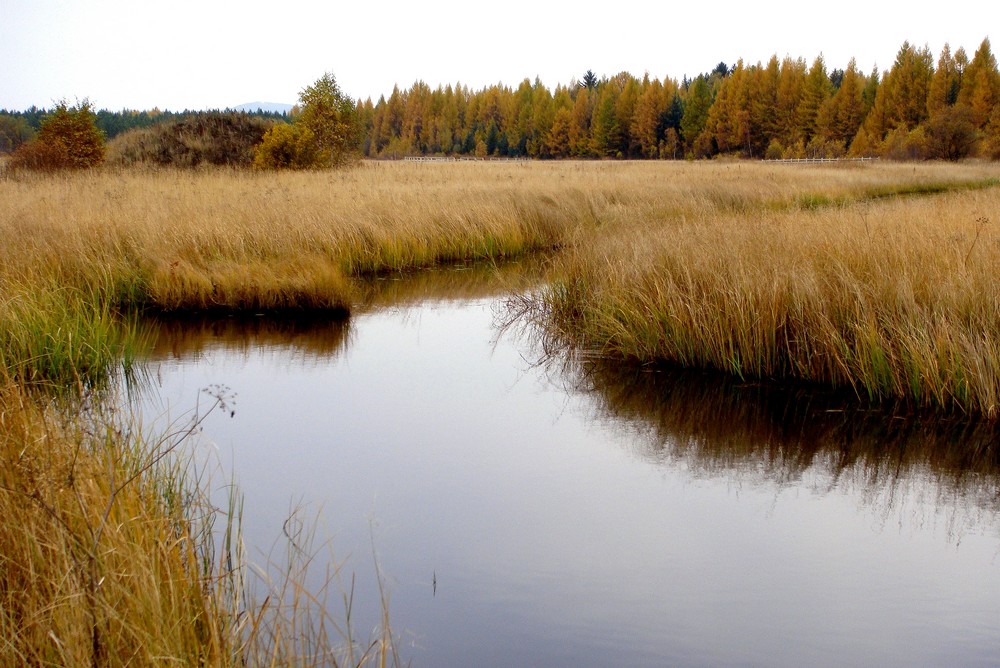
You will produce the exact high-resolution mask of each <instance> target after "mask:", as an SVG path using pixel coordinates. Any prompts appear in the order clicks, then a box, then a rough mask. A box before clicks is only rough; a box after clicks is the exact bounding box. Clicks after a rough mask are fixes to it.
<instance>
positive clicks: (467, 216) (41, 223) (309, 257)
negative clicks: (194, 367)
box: [0, 163, 997, 310]
mask: <svg viewBox="0 0 1000 668" xmlns="http://www.w3.org/2000/svg"><path fill="white" fill-rule="evenodd" d="M996 176H997V170H996V169H993V168H990V167H989V166H983V167H974V166H967V167H953V166H923V165H920V166H911V165H906V166H889V167H879V166H876V167H868V168H864V169H850V168H848V169H826V170H820V169H809V168H805V169H803V168H785V169H782V168H779V167H768V166H761V165H756V164H753V165H751V164H743V163H730V164H726V163H723V164H696V165H684V164H662V163H660V164H658V163H625V164H621V163H528V164H523V163H519V164H494V163H457V164H415V165H414V164H392V163H366V164H363V165H361V166H360V167H358V168H355V169H352V170H349V171H343V172H320V173H296V174H271V173H268V174H256V173H246V172H234V171H225V170H217V171H212V170H209V171H203V172H190V171H188V172H181V171H151V172H137V173H129V172H116V171H112V170H106V171H99V172H93V173H88V174H74V175H69V176H57V177H38V176H32V175H25V176H23V177H18V178H17V179H11V178H8V179H5V180H0V212H3V213H0V234H3V236H4V239H5V242H6V243H5V244H4V246H3V248H2V249H0V268H2V269H0V280H3V279H5V278H6V279H11V280H15V281H17V282H19V283H21V284H24V283H27V284H35V283H36V282H37V281H38V280H40V279H41V278H46V277H54V278H55V280H56V281H58V282H59V283H60V284H62V285H70V286H77V287H80V286H88V287H96V289H98V290H100V291H101V292H102V293H103V294H106V295H108V296H109V297H110V298H111V299H113V300H115V301H117V302H120V303H125V304H140V305H145V306H152V307H155V308H160V309H164V310H196V309H212V308H222V309H232V310H247V309H249V310H263V309H281V308H306V309H338V308H339V309H347V308H349V307H350V305H351V303H352V300H353V299H354V298H355V295H354V293H353V290H352V285H351V283H350V281H349V279H350V278H351V277H355V276H358V275H365V274H373V273H379V272H391V271H400V270H406V269H413V268H421V267H427V266H433V265H436V264H440V263H449V262H454V261H468V260H477V259H502V258H510V257H515V256H518V255H521V254H524V253H526V252H530V251H534V250H539V249H546V248H552V247H555V246H561V245H565V244H567V243H570V242H572V241H574V240H576V238H577V237H578V236H579V235H580V234H581V233H584V232H586V231H588V230H590V229H592V228H595V227H602V226H606V225H613V224H618V223H627V224H637V225H639V226H640V227H644V226H645V225H646V224H647V223H655V222H656V221H659V220H665V219H666V220H678V219H683V218H684V217H686V216H697V215H699V214H704V213H705V212H711V214H712V215H716V214H719V213H734V214H740V213H744V212H748V211H754V210H757V209H760V208H762V207H771V208H779V209H780V208H787V207H798V206H799V205H800V203H801V202H803V201H806V202H810V203H816V202H823V201H828V200H829V201H833V200H836V201H846V200H848V199H850V198H863V197H867V196H873V195H878V194H880V193H886V192H890V193H891V192H894V191H896V190H899V189H919V188H933V187H948V184H954V183H975V182H980V181H982V180H983V179H985V178H989V177H993V178H995V177H996Z"/></svg>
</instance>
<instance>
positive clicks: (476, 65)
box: [0, 0, 1000, 111]
mask: <svg viewBox="0 0 1000 668" xmlns="http://www.w3.org/2000/svg"><path fill="white" fill-rule="evenodd" d="M997 26H1000V5H998V4H997V3H995V2H994V1H993V0H975V2H969V3H961V4H960V5H954V6H942V5H940V4H939V3H937V4H935V5H931V4H930V3H925V2H923V1H922V0H908V1H906V2H901V1H899V0H891V1H888V2H882V1H881V0H839V1H837V2H830V3H816V2H810V1H809V0H805V1H803V0H763V1H761V2H756V3H750V2H733V1H732V0H715V1H714V2H690V1H687V2H677V3H668V2H662V1H661V2H655V1H647V2H637V1H636V0H617V1H616V2H609V1H605V2H600V3H596V2H591V1H589V0H581V1H578V2H565V1H563V2H558V3H557V2H546V1H545V0H503V1H500V2H479V3H477V2H474V1H470V0H463V1H458V0H424V1H423V2H416V1H413V0H411V1H409V2H403V1H400V0H385V1H384V2H373V1H371V0H369V1H368V2H365V1H364V0H337V1H327V2H317V1H309V0H298V1H293V2H275V1H274V0H270V1H267V2H264V1H262V0H161V1H159V2H149V1H148V0H0V108H7V109H24V108H27V107H29V106H31V105H33V104H34V105H38V106H40V107H48V106H50V105H51V103H52V101H53V100H56V99H62V98H66V99H68V100H69V101H71V102H72V101H73V100H74V99H75V98H83V97H89V98H90V99H91V101H92V102H94V104H95V105H96V107H97V108H107V109H122V108H129V109H151V108H153V107H159V108H160V109H171V110H175V111H176V110H181V109H206V108H224V107H231V106H236V105H238V104H241V103H244V102H251V101H267V102H286V103H293V102H295V101H296V99H297V98H298V92H299V91H300V90H301V89H302V88H303V87H305V86H307V85H309V84H311V83H312V82H313V81H315V80H316V79H317V78H319V77H320V76H322V74H323V73H324V72H327V71H329V72H332V73H333V74H334V75H335V76H336V77H337V81H338V82H339V83H340V85H341V87H342V88H343V89H344V91H345V92H346V93H347V94H348V95H350V96H351V97H354V98H360V99H365V98H367V97H371V98H372V100H373V101H375V100H377V99H378V97H379V95H382V94H385V95H386V96H388V94H389V93H391V92H392V87H393V85H394V84H399V86H400V87H401V88H408V87H409V86H410V85H411V84H413V82H414V81H416V80H417V79H420V80H423V81H425V82H427V83H428V84H430V85H431V87H436V86H437V85H438V84H447V83H455V82H456V81H461V82H462V83H464V84H467V85H469V86H470V87H471V88H473V89H479V88H482V87H483V86H486V85H489V84H492V83H496V82H503V83H505V84H508V85H511V86H516V85H517V84H518V83H520V82H521V81H522V80H523V79H525V78H529V79H532V80H533V79H534V78H535V77H536V76H538V77H540V78H541V80H542V82H543V83H544V84H545V85H546V86H548V87H549V88H554V87H555V85H556V84H568V83H569V82H570V80H571V79H572V78H574V77H576V78H577V79H579V78H581V77H582V75H583V73H584V72H585V71H586V70H588V69H591V70H593V71H594V72H595V73H596V74H598V75H599V76H603V75H608V76H610V75H613V74H616V73H618V72H620V71H623V70H625V71H628V72H631V73H632V74H635V75H636V76H642V74H643V73H644V72H649V73H650V75H651V76H655V77H657V78H663V77H667V76H669V77H673V78H677V79H680V78H681V77H682V76H683V75H685V74H687V75H689V76H693V75H696V74H697V73H699V72H705V71H709V70H711V69H712V68H713V67H715V65H716V64H718V63H719V61H724V62H726V63H727V64H729V65H732V64H733V63H735V62H736V61H737V59H739V58H743V60H744V61H745V62H747V63H755V62H757V61H763V62H766V61H767V59H768V58H769V57H770V56H771V54H774V53H776V54H778V56H779V57H783V56H785V55H789V56H792V57H795V58H798V57H803V58H805V59H806V61H807V62H809V63H811V62H812V61H813V59H814V58H815V57H816V56H817V55H819V54H820V53H821V52H822V53H823V56H824V59H825V61H826V64H827V67H828V68H829V69H833V68H835V67H840V68H844V67H846V66H847V63H848V61H849V60H850V58H851V57H852V56H854V57H855V58H856V59H857V62H858V67H859V69H861V70H862V71H864V72H869V71H871V69H872V67H873V66H875V65H876V64H877V65H878V67H879V69H880V70H884V69H887V68H888V67H889V66H890V65H891V64H892V61H893V60H894V58H895V54H896V52H897V51H898V49H899V47H900V46H901V45H902V43H903V41H904V40H909V41H910V43H912V44H916V45H918V46H924V45H925V44H926V45H927V46H929V47H930V48H931V51H932V52H933V54H934V58H935V60H936V59H937V56H938V54H939V53H940V51H941V48H942V46H943V45H944V44H945V42H948V43H949V44H950V45H951V47H952V51H954V50H955V49H957V48H958V47H959V46H964V47H965V49H966V51H967V52H968V53H969V55H970V57H971V55H972V53H974V52H975V50H976V48H978V46H979V44H980V43H981V42H982V40H983V38H984V37H987V36H989V31H990V29H991V28H995V27H997ZM998 46H1000V45H998V44H995V43H994V44H993V47H994V52H995V53H996V50H997V47H998Z"/></svg>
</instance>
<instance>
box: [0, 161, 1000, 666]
mask: <svg viewBox="0 0 1000 668" xmlns="http://www.w3.org/2000/svg"><path fill="white" fill-rule="evenodd" d="M998 211H1000V166H998V165H996V164H989V163H982V164H979V163H968V164H960V165H952V164H947V165H945V164H929V163H928V164H910V163H908V164H901V163H896V164H893V163H876V164H871V163H869V164H864V165H860V164H851V163H844V164H836V165H823V166H817V165H787V164H783V165H777V164H769V163H749V162H721V161H713V162H700V163H656V162H642V163H621V162H614V163H612V162H558V163H557V162H548V163H547V162H530V163H492V162H476V163H441V164H438V163H426V164H422V163H418V164H410V163H387V162H366V163H362V164H360V165H358V166H355V167H353V168H351V169H347V170H342V171H318V172H300V173H277V174H276V173H254V172H246V171H228V170H221V169H220V170H205V171H198V170H195V171H173V170H164V171H125V172H121V171H114V170H111V169H104V170H97V171H92V172H89V173H79V174H70V175H61V176H35V175H28V174H25V175H18V176H16V177H15V176H11V175H7V176H4V175H2V174H0V235H2V237H3V240H4V242H3V244H2V246H0V360H2V362H3V365H2V368H0V381H2V382H0V427H2V432H0V434H2V436H0V438H2V439H3V440H2V443H0V445H2V448H0V451H2V453H3V458H4V459H3V472H4V473H3V477H2V478H0V501H2V503H3V506H2V508H3V512H4V513H5V514H6V516H7V517H8V518H15V519H14V520H12V521H11V522H6V523H5V524H4V529H3V530H2V531H0V545H3V546H4V548H3V550H2V551H0V552H2V554H4V555H5V557H4V559H5V568H4V569H3V572H4V573H5V575H4V576H3V577H4V581H3V582H2V584H0V594H2V595H3V596H4V597H5V599H4V602H3V607H2V616H0V625H2V627H0V628H2V629H3V631H4V635H5V636H6V637H9V638H16V640H14V641H12V642H11V643H10V648H5V649H3V650H2V652H3V656H4V657H5V658H7V657H10V658H11V660H12V661H14V660H23V661H27V662H29V663H44V662H55V663H80V662H90V660H91V659H93V660H94V661H98V662H101V663H104V662H108V663H112V664H116V663H125V662H127V661H128V660H129V657H128V656H127V655H126V654H124V652H125V651H126V650H128V648H134V647H139V646H142V647H150V648H153V649H150V650H149V651H150V652H156V653H157V654H158V655H159V656H171V657H175V658H176V659H177V660H179V661H181V662H183V663H197V662H204V663H205V664H207V665H227V664H228V663H235V662H236V660H235V659H234V658H233V657H234V656H235V654H236V653H238V651H246V652H249V651H251V650H245V649H244V650H238V647H239V644H240V643H239V641H238V640H237V639H234V638H235V636H234V635H233V634H234V633H236V630H237V622H236V617H237V615H238V614H239V610H240V606H241V605H244V603H241V602H239V601H238V600H237V599H238V597H235V598H234V591H235V589H234V588H236V589H238V587H237V585H235V584H233V580H232V579H227V578H230V576H231V575H232V573H231V571H227V570H226V566H225V565H224V564H222V563H220V562H219V560H218V559H216V558H214V557H213V555H210V552H209V551H208V550H209V546H208V543H206V541H207V540H209V538H208V537H206V535H205V532H204V531H203V530H202V529H199V527H203V521H204V512H206V511H205V509H204V508H203V507H202V506H201V505H199V504H200V502H199V501H198V495H197V482H196V481H192V480H190V479H189V478H188V477H187V476H186V473H185V469H184V468H183V463H182V462H181V463H177V462H176V461H175V460H174V458H172V457H171V456H170V453H171V452H172V448H171V447H170V444H171V443H173V442H174V441H172V440H169V439H167V440H164V439H160V438H148V437H147V438H139V436H138V435H137V433H136V431H135V430H134V429H132V428H130V427H129V425H128V422H127V417H124V418H123V417H122V416H119V415H116V414H114V412H113V411H111V412H109V411H108V410H106V405H105V404H103V403H102V400H101V396H102V392H103V389H102V388H103V385H104V383H103V382H102V379H105V378H107V376H108V375H109V374H114V373H122V372H124V373H130V372H131V370H132V369H133V367H134V365H135V363H136V360H138V359H139V357H140V356H141V354H142V353H143V351H144V350H146V349H147V348H146V346H148V343H147V342H146V341H145V339H144V332H143V330H142V328H141V327H140V326H139V325H138V324H137V321H136V319H135V318H134V317H133V316H132V315H131V314H134V313H135V312H136V311H137V310H139V309H144V310H147V311H156V312H166V313H170V312H201V313H207V314H209V315H211V314H214V313H217V312H222V313H228V312H250V313H256V312H264V311H270V312H275V313H280V312H287V311H289V310H291V311H314V310H323V311H329V312H339V313H345V314H346V313H349V312H350V311H351V310H352V309H353V308H357V307H358V306H359V305H361V304H364V303H366V300H370V295H369V294H368V292H367V288H366V285H365V282H364V280H363V279H366V278H369V277H372V276H374V275H381V274H388V273H392V272H402V271H413V270H418V269H420V268H426V267H431V266H436V265H441V264H450V263H456V262H463V263H464V262H478V261H491V262H502V261H504V260H506V259H511V258H516V257H520V256H526V255H531V256H534V257H543V258H545V260H546V262H547V263H548V267H547V270H546V273H547V280H546V281H545V283H544V285H542V286H541V287H537V288H532V289H531V290H530V291H528V292H527V293H524V292H523V287H518V288H517V289H518V290H522V292H521V293H520V294H521V297H520V299H519V304H520V306H521V308H522V310H523V312H524V313H526V314H528V315H529V316H531V317H532V318H533V320H534V322H535V323H536V324H538V325H539V326H540V331H542V332H543V337H544V339H545V341H546V342H547V343H548V344H549V345H550V346H551V347H553V348H559V349H568V350H570V351H572V352H575V353H576V354H581V355H586V356H600V357H602V358H610V359H613V360H621V361H622V362H627V363H630V364H637V365H672V366H681V367H686V368H711V369H717V370H721V371H724V372H726V373H729V374H732V375H734V376H736V377H739V378H743V379H753V378H763V379H769V380H771V381H777V382H800V381H807V382H813V383H818V384H821V385H823V386H826V387H835V388H843V389H845V390H847V391H851V392H854V393H855V394H856V395H857V396H858V399H859V401H860V402H868V401H870V402H896V403H898V404H899V405H901V406H903V407H905V408H906V409H907V410H912V411H921V412H924V413H926V412H928V411H929V412H931V413H934V412H941V413H948V414H949V415H952V416H954V415H956V414H958V415H962V416H967V417H970V418H972V419H975V420H985V421H993V420H996V419H997V418H998V417H1000V283H998V281H997V280H996V267H998V266H1000V233H998V231H997V225H998V224H1000V219H998V216H1000V214H998V213H997V212H998ZM511 289H512V290H513V289H515V288H514V287H513V286H512V287H511ZM123 420H124V422H123ZM183 435H184V432H183V430H181V433H180V436H182V437H183ZM161 453H162V454H163V455H164V456H163V457H162V458H161V457H160V454H161ZM151 462H152V463H153V464H155V465H152V464H151V465H147V464H148V463H151ZM168 463H169V465H168ZM126 482H127V483H128V484H124V483H126ZM133 531H135V532H137V533H135V534H133V533H132V532H133ZM139 534H141V535H139ZM129 550H133V552H130V551H129ZM128 555H131V556H128ZM143 555H145V556H148V557H149V558H148V559H147V558H145V557H144V556H143ZM39 564H46V565H51V569H50V570H47V571H45V572H41V571H38V572H35V571H34V570H33V569H36V568H38V565H39ZM60 573H63V574H66V573H68V574H69V575H63V576H61V575H59V574H60ZM168 585H169V586H168ZM175 585H176V586H175ZM140 589H141V590H142V591H143V592H145V593H146V594H147V595H146V596H145V597H143V598H140V599H136V600H135V601H134V603H135V605H137V606H142V607H141V609H139V608H136V609H134V610H133V609H131V608H129V609H128V610H126V609H125V608H123V607H122V605H123V601H125V600H126V599H129V600H131V598H132V593H133V592H135V591H137V590H140ZM23 591H28V592H30V594H29V597H28V599H29V600H28V603H27V604H20V603H19V604H18V605H14V598H15V597H20V596H21V595H22V592H23ZM18 600H20V599H18ZM122 615H125V616H127V618H128V619H130V620H137V621H136V622H134V623H130V624H126V623H125V620H124V619H123V618H122V617H121V616H122ZM251 617H252V615H251ZM243 619H246V618H245V617H244V618H243ZM260 619H263V617H261V618H260ZM165 620H170V621H169V622H167V621H165ZM281 623H282V622H280V621H276V622H274V625H272V626H269V627H266V628H268V629H269V630H268V631H267V632H266V633H261V634H260V635H261V636H268V637H271V638H276V639H277V640H274V643H276V644H277V645H282V643H289V644H288V646H284V650H285V651H286V652H288V653H290V654H294V653H295V652H296V651H298V649H297V648H292V647H291V644H293V643H294V637H293V636H294V633H293V634H292V636H291V637H292V639H291V640H289V638H290V636H289V635H288V634H287V633H286V632H285V631H282V630H281V629H282V628H286V627H282V626H281ZM255 628H256V627H255ZM287 628H294V623H293V624H292V625H291V626H290V627H287ZM17 629H23V631H21V632H19V633H20V634H19V635H18V634H15V630H17ZM167 629H169V630H170V633H166V632H165V630H167ZM268 634H270V635H268ZM283 634H284V635H283ZM265 645H266V643H265ZM268 647H270V646H268ZM381 647H382V649H383V650H384V649H385V645H382V646H381ZM383 656H384V654H383ZM143 658H144V657H135V658H134V659H132V660H135V661H141V660H142V659H143ZM145 658H150V657H145Z"/></svg>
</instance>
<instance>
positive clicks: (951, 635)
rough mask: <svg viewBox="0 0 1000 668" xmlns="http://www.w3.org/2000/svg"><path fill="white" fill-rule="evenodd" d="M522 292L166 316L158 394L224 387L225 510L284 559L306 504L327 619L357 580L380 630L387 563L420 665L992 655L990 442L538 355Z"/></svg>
mask: <svg viewBox="0 0 1000 668" xmlns="http://www.w3.org/2000/svg"><path fill="white" fill-rule="evenodd" d="M518 280H523V279H518ZM516 282H517V281H516V280H515V281H511V280H508V279H505V278H503V277H500V278H497V277H496V276H494V275H492V272H491V270H482V269H479V270H467V271H439V272H428V273H425V274H421V275H419V276H416V277H413V278H411V279H408V280H399V281H384V282H382V283H381V284H375V285H373V288H372V296H371V298H370V299H369V301H368V305H367V306H366V307H364V308H362V309H360V311H359V312H358V313H356V314H355V315H354V316H352V317H351V319H350V320H349V321H346V322H334V321H295V320H289V319H280V320H274V319H268V318H264V317H260V318H249V319H247V318H244V319H227V318H222V319H216V320H208V321H197V320H184V321H166V320H163V321H158V322H154V323H153V324H154V328H155V329H156V330H157V332H158V339H157V344H156V347H155V350H154V351H153V353H152V354H151V356H150V359H149V370H150V378H151V379H153V383H152V386H153V387H152V388H151V389H152V391H153V394H152V396H151V397H150V398H149V399H148V402H147V405H146V407H145V409H144V410H145V411H146V412H147V415H148V416H149V417H150V420H152V419H153V418H156V419H157V420H159V421H161V422H163V421H168V420H172V419H173V420H176V419H180V418H182V416H183V415H184V414H185V411H190V410H191V409H192V408H193V407H194V406H195V404H196V403H197V402H198V401H199V400H200V401H201V403H202V404H204V403H205V397H204V393H203V390H204V388H208V387H217V386H226V387H228V388H230V389H229V390H228V392H229V393H235V395H236V396H235V404H234V408H235V414H234V415H233V416H232V417H230V416H229V414H228V413H223V412H222V411H216V412H215V413H214V414H212V415H210V416H209V418H208V419H207V420H206V422H205V431H204V434H203V436H202V438H201V439H200V441H199V443H198V445H197V447H198V448H199V449H200V451H202V452H203V453H209V454H210V455H211V457H212V458H213V459H214V460H215V461H217V462H218V467H219V469H220V471H219V472H218V474H217V475H216V476H214V477H213V480H212V483H211V484H212V485H214V488H215V490H216V493H217V494H218V495H219V498H220V499H221V500H222V501H221V504H222V505H225V503H224V499H225V496H226V494H227V491H226V490H227V487H226V485H227V484H228V482H229V481H230V480H234V481H235V482H236V483H237V484H238V486H239V489H240V491H241V493H242V494H243V497H244V516H243V530H244V539H245V541H246V543H247V545H248V556H249V558H250V560H251V561H256V562H258V563H264V562H267V560H268V559H269V558H270V559H272V560H276V561H280V555H278V554H277V553H278V552H280V551H281V549H282V548H280V547H279V548H277V552H276V551H275V547H274V546H275V545H276V544H278V545H280V542H281V541H280V538H281V536H282V535H283V531H287V530H288V526H290V525H289V523H287V520H288V519H289V517H290V514H291V513H293V511H294V512H295V516H296V518H299V519H301V520H302V521H303V522H304V523H305V525H306V526H309V527H312V529H311V530H312V531H313V532H314V535H315V539H316V541H315V545H317V546H319V547H320V549H319V551H318V554H319V555H322V557H323V558H324V559H325V558H327V557H329V558H332V559H334V560H335V562H336V563H340V564H342V569H341V571H340V576H339V580H337V581H336V583H337V584H336V586H335V587H334V591H333V592H331V596H330V599H329V604H330V607H331V611H332V612H331V614H332V615H333V616H334V617H335V618H338V619H340V618H343V598H342V595H341V591H342V590H341V589H339V587H343V591H347V590H350V588H351V580H352V577H353V578H354V585H353V586H354V598H353V609H352V618H353V623H354V625H355V628H356V630H357V631H359V632H360V633H359V635H361V636H366V635H367V633H368V631H369V630H370V629H372V628H373V627H375V626H376V625H377V624H378V623H379V620H380V609H381V604H380V596H379V589H378V582H377V577H376V572H381V573H382V581H383V584H384V586H385V591H386V599H387V603H388V609H389V616H390V620H391V627H392V630H393V632H394V634H395V636H396V638H397V640H398V646H399V651H400V655H401V657H402V659H403V661H404V662H407V661H409V662H412V665H414V666H468V665H480V666H523V665H545V666H609V665H629V666H647V665H648V666H663V665H706V666H709V665H710V666H719V665H772V666H801V665H834V664H835V665H858V666H860V665H900V666H902V665H907V666H910V665H988V664H993V665H995V664H996V663H997V662H998V661H1000V514H998V510H1000V497H998V493H1000V477H998V468H997V466H996V459H997V457H996V445H995V444H996V440H997V438H996V433H995V432H992V431H989V430H985V431H984V430H977V429H975V428H972V427H963V426H962V425H951V424H949V423H946V422H942V421H924V422H919V421H918V422H913V421H905V420H900V419H897V418H893V417H892V416H887V415H884V414H878V413H873V412H865V411H861V410H858V409H856V408H853V407H852V406H851V404H850V403H846V404H843V405H841V404H838V403H837V402H836V400H833V399H830V400H827V399H818V398H815V397H813V396H812V395H810V394H804V393H802V392H782V391H778V390H773V389H768V388H766V387H757V386H753V385H750V384H740V383H736V382H733V381H731V380H725V379H719V378H717V377H714V376H710V375H706V374H694V373H691V374H679V373H669V372H641V371H630V370H627V369H618V368H615V367H614V366H613V365H608V364H606V363H601V362H600V361H597V360H575V361H574V360H568V359H558V358H555V359H548V360H546V363H541V364H540V363H539V361H540V360H542V359H543V357H544V356H543V354H542V352H541V350H540V349H539V347H538V345H537V344H536V343H534V342H533V341H532V337H531V336H530V335H529V334H526V333H525V332H524V331H523V330H519V329H517V328H514V329H512V330H507V331H502V330H501V329H500V328H499V327H498V322H499V321H500V320H502V319H503V315H502V309H503V304H504V300H503V295H504V294H505V291H506V290H509V289H510V286H511V285H513V284H515V283H516ZM529 331H530V330H529ZM199 397H201V398H200V399H199ZM973 452H975V453H978V454H975V455H973V454H970V453H973ZM324 544H328V545H329V550H326V549H323V545H324ZM330 553H332V555H331V554H330ZM269 555H270V556H269ZM376 562H377V566H376ZM323 568H325V564H322V565H321V568H320V571H322V570H323ZM317 577H318V580H317V582H321V581H322V580H323V578H324V575H323V573H322V572H320V573H319V574H318V576H317Z"/></svg>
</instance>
